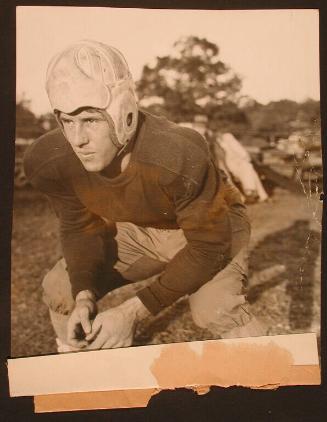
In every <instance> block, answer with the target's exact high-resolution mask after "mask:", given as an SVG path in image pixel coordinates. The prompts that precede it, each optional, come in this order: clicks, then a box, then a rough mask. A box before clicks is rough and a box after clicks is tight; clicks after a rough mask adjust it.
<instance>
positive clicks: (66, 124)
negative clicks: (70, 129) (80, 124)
mask: <svg viewBox="0 0 327 422" xmlns="http://www.w3.org/2000/svg"><path fill="white" fill-rule="evenodd" d="M62 122H63V124H64V125H65V126H72V125H73V124H74V122H73V121H72V120H63V121H62Z"/></svg>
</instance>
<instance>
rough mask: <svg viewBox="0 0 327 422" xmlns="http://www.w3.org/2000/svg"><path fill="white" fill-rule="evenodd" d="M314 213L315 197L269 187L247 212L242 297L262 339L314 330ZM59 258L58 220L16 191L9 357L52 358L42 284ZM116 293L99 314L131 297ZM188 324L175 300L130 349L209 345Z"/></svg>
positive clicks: (205, 335)
mask: <svg viewBox="0 0 327 422" xmlns="http://www.w3.org/2000/svg"><path fill="white" fill-rule="evenodd" d="M320 213H321V204H320V203H319V199H318V198H317V197H316V196H314V195H313V196H312V197H311V198H310V197H309V198H308V197H306V195H305V194H303V195H295V194H290V193H289V192H287V191H285V190H281V189H275V191H274V194H273V196H272V199H271V202H268V203H259V204H254V205H251V206H249V214H250V217H251V220H252V240H251V248H250V249H251V255H250V280H249V292H248V299H249V301H250V304H251V308H252V311H253V312H254V313H255V314H256V315H257V316H258V317H259V318H261V319H262V321H263V322H264V323H265V324H266V326H267V328H268V333H269V334H271V335H275V334H288V333H299V332H307V331H314V332H317V333H318V334H319V325H320ZM59 257H60V245H59V241H58V233H57V221H56V219H55V217H54V215H53V214H52V212H51V210H50V207H49V205H48V203H47V201H46V200H45V199H44V198H43V197H42V196H40V195H39V194H37V193H35V192H34V191H32V190H29V189H25V190H20V191H17V192H16V193H15V200H14V224H13V237H12V315H11V318H12V345H11V356H12V357H16V356H31V355H39V354H48V353H55V352H56V345H55V338H54V333H53V330H52V327H51V324H50V320H49V317H48V312H47V308H46V306H45V305H44V304H43V302H42V299H41V290H40V284H41V281H42V278H43V276H44V275H45V274H46V272H47V271H48V270H49V269H50V268H51V267H52V266H53V265H54V264H55V262H56V261H57V260H58V259H59ZM134 289H135V286H132V285H131V286H126V287H124V288H123V289H122V290H120V291H114V292H112V293H111V294H109V295H107V297H105V299H104V300H103V301H102V304H101V306H102V308H103V307H108V306H114V305H116V304H118V303H120V302H121V301H123V300H124V298H126V297H128V296H130V295H131V294H133V291H134ZM211 338H212V334H211V333H210V332H208V331H207V330H202V329H200V328H198V327H196V326H195V325H194V323H193V322H192V319H191V316H190V311H189V307H188V302H187V300H186V299H185V298H183V299H181V300H180V301H178V302H177V303H176V304H174V305H173V306H172V307H170V308H168V309H167V310H166V311H164V312H163V313H162V314H160V315H159V316H157V317H156V318H151V319H148V320H146V321H144V322H143V323H142V325H141V326H140V327H139V329H138V331H137V335H136V338H135V345H141V344H158V343H170V342H180V341H190V340H206V339H211Z"/></svg>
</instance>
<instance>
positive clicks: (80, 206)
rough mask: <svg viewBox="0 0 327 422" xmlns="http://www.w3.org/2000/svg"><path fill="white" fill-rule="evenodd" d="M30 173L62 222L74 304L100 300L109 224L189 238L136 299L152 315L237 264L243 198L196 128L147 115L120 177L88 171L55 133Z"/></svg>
mask: <svg viewBox="0 0 327 422" xmlns="http://www.w3.org/2000/svg"><path fill="white" fill-rule="evenodd" d="M25 172H26V175H27V177H28V179H29V180H30V182H31V183H32V185H34V187H35V188H36V189H38V190H39V191H41V192H43V193H45V194H46V195H47V196H48V198H49V199H50V202H51V203H52V205H53V208H54V210H55V212H56V214H57V216H58V218H59V222H60V235H61V236H60V237H61V243H62V249H63V255H64V257H65V260H66V263H67V270H68V273H69V277H70V281H71V284H72V292H73V296H74V297H75V296H76V295H77V293H78V292H79V291H81V290H92V291H93V292H94V293H95V294H96V295H97V293H98V292H97V289H96V286H97V280H99V279H101V277H102V276H103V272H104V271H105V265H106V262H105V261H106V259H107V258H106V236H107V222H108V221H109V222H111V223H113V224H114V223H117V222H131V223H134V224H136V225H138V226H143V227H154V228H162V229H165V228H166V229H167V228H168V229H178V228H181V229H182V230H183V232H184V235H185V238H186V240H187V244H186V246H185V247H184V248H183V249H182V250H180V251H179V252H178V253H177V254H176V255H175V256H174V258H173V259H172V260H171V261H170V262H169V263H168V264H167V266H166V268H165V271H164V272H163V274H162V275H161V276H160V278H158V279H156V280H155V281H154V282H153V283H152V284H150V285H149V286H148V287H145V288H143V289H142V290H140V291H139V292H138V293H137V294H138V296H139V298H140V299H141V300H142V302H143V303H144V305H145V306H146V307H147V308H148V309H149V310H150V312H152V313H153V314H156V313H157V312H159V311H160V310H161V309H163V308H164V307H166V306H168V305H170V304H172V303H173V302H174V301H176V300H177V299H178V298H179V297H181V296H184V295H185V294H191V293H193V292H194V291H196V290H197V289H198V288H199V287H200V286H201V285H203V284H204V283H206V282H207V281H209V280H210V279H211V278H212V277H213V276H214V275H215V274H216V273H217V272H218V271H220V270H221V269H222V268H223V267H224V266H225V265H226V263H227V262H228V260H229V259H230V256H229V254H230V243H231V226H230V221H229V216H228V210H229V207H230V206H231V205H232V204H234V203H241V199H240V197H239V195H238V194H237V193H235V192H230V191H228V190H227V189H225V188H224V182H223V180H222V179H221V176H220V175H219V172H218V170H217V169H216V167H215V166H214V164H213V162H212V160H211V159H210V155H209V151H208V147H207V144H206V142H205V140H204V139H203V138H202V136H201V135H200V134H198V133H197V132H196V131H194V130H192V129H189V128H183V127H180V126H178V125H176V124H174V123H172V122H170V121H168V120H167V119H165V118H162V117H156V116H153V115H151V114H149V113H145V112H140V113H139V127H138V131H137V134H136V138H135V140H134V145H133V150H132V154H131V159H130V162H129V164H128V166H127V168H126V169H125V170H124V171H123V172H122V173H120V174H119V175H118V176H117V177H114V178H108V177H105V176H104V175H103V174H102V173H101V172H88V171H86V170H85V169H84V167H83V165H82V163H81V162H80V160H79V159H78V157H77V156H76V155H75V153H74V152H73V150H72V148H71V146H70V145H69V143H68V142H67V140H66V139H65V137H64V135H63V134H62V132H61V131H60V130H59V129H56V130H53V131H51V132H49V133H47V134H45V135H43V136H42V137H41V138H39V139H38V140H36V141H35V143H34V144H32V146H31V147H30V148H29V149H28V151H27V153H26V155H25ZM227 192H229V193H227Z"/></svg>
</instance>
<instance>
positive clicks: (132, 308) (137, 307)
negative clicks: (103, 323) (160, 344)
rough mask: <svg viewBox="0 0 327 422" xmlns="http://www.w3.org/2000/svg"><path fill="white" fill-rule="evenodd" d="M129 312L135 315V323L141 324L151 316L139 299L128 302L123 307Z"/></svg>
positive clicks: (135, 298)
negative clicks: (140, 322)
mask: <svg viewBox="0 0 327 422" xmlns="http://www.w3.org/2000/svg"><path fill="white" fill-rule="evenodd" d="M121 306H122V307H123V308H124V309H125V310H126V311H127V312H129V313H132V314H133V315H134V318H135V321H136V322H139V321H141V320H143V319H145V318H147V317H148V316H150V315H151V312H150V311H149V310H148V309H147V308H146V307H145V306H144V304H143V303H142V301H141V300H140V299H139V298H138V297H137V296H135V297H132V298H131V299H128V300H126V301H125V302H124V303H122V305H121Z"/></svg>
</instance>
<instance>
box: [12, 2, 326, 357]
mask: <svg viewBox="0 0 327 422" xmlns="http://www.w3.org/2000/svg"><path fill="white" fill-rule="evenodd" d="M16 28H17V29H16V31H17V55H16V60H17V62H16V63H17V65H16V136H15V174H14V205H13V230H12V243H11V248H12V250H11V251H12V252H11V253H12V260H11V274H12V279H11V357H13V358H14V357H28V356H40V355H49V354H57V353H71V352H80V351H95V350H101V349H117V348H126V347H137V346H150V345H160V344H168V343H183V342H194V341H207V340H218V339H240V338H249V337H262V336H277V335H288V334H300V333H315V334H316V336H317V339H318V343H319V337H320V312H321V306H320V305H321V293H320V292H321V289H320V286H321V230H322V226H321V214H322V200H321V195H322V189H323V188H322V176H323V171H322V153H321V125H320V77H319V12H318V11H317V10H313V9H306V10H301V9H297V10H295V9H294V10H287V9H285V10H169V9H166V10H163V9H162V10H150V9H128V8H126V9H118V8H110V7H102V8H100V7H89V8H86V7H59V6H56V7H46V6H38V7H36V6H29V7H18V8H17V25H16Z"/></svg>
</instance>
